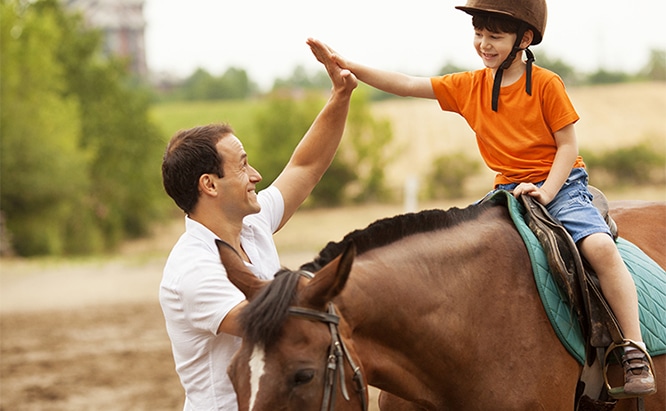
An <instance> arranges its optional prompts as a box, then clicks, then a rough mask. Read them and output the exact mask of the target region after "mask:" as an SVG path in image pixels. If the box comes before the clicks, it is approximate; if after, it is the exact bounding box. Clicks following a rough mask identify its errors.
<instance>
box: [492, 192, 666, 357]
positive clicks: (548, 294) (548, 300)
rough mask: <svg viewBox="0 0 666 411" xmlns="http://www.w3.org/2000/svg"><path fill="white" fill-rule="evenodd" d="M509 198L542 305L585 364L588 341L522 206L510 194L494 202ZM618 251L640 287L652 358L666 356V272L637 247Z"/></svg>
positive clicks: (625, 246) (564, 341)
mask: <svg viewBox="0 0 666 411" xmlns="http://www.w3.org/2000/svg"><path fill="white" fill-rule="evenodd" d="M502 196H504V197H505V198H506V204H507V208H508V210H509V214H510V215H511V218H512V220H513V222H514V224H515V225H516V228H517V229H518V232H519V233H520V236H521V237H522V238H523V241H524V242H525V245H526V247H527V252H528V253H529V255H530V260H531V262H532V270H533V272H534V279H535V281H536V285H537V289H538V290H539V295H540V297H541V302H542V303H543V306H544V308H545V310H546V314H547V315H548V318H549V319H550V322H551V324H552V326H553V329H554V330H555V333H556V334H557V336H558V337H559V339H560V341H561V342H562V344H563V345H564V346H565V347H566V349H567V350H568V351H569V353H570V354H571V355H572V356H573V357H574V358H576V359H577V360H578V361H579V362H580V363H581V364H583V363H584V361H585V341H584V340H583V333H582V331H581V329H580V326H579V324H578V321H577V319H576V316H575V314H574V313H573V310H572V309H571V307H570V305H569V303H568V301H567V298H566V295H565V293H564V292H563V291H562V290H561V289H560V287H559V286H558V285H557V283H556V282H555V279H554V278H553V276H552V275H551V273H550V268H549V267H548V260H547V258H546V253H545V252H544V250H543V248H542V247H541V244H540V243H539V240H538V239H537V238H536V236H535V235H534V233H533V232H532V230H531V229H530V228H529V227H528V226H527V223H526V222H525V220H524V218H523V214H524V209H523V206H522V204H520V202H518V200H516V199H515V198H514V197H513V195H512V194H511V193H509V192H506V191H499V192H498V193H496V194H495V195H494V196H493V200H499V202H502V203H504V201H501V200H502V199H501V198H499V199H498V197H502ZM616 244H617V247H618V250H619V251H620V255H621V256H622V258H623V260H624V262H625V264H626V265H627V268H628V269H629V272H630V273H631V275H632V276H633V278H634V282H635V283H636V290H637V291H638V308H639V314H640V319H641V333H642V336H643V341H644V342H645V345H646V346H647V350H648V352H649V353H650V355H651V356H653V357H654V356H658V355H662V354H666V271H664V270H663V269H662V268H661V267H660V266H659V265H658V264H657V263H656V262H654V260H652V259H651V258H650V257H649V256H648V255H646V254H645V253H644V252H643V251H642V250H641V249H639V248H638V247H636V246H635V245H634V244H632V243H630V242H629V241H626V240H624V239H622V238H618V240H617V242H616Z"/></svg>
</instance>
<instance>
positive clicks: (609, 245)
mask: <svg viewBox="0 0 666 411" xmlns="http://www.w3.org/2000/svg"><path fill="white" fill-rule="evenodd" d="M579 247H580V250H581V253H582V254H583V256H584V257H585V258H586V259H587V261H588V262H589V263H590V265H591V266H592V268H593V269H594V271H595V272H596V273H597V277H598V278H599V284H600V285H601V291H602V292H603V294H604V297H605V298H606V301H608V304H609V305H610V307H611V310H613V313H614V314H615V317H616V318H617V321H618V323H619V324H620V327H621V328H622V332H623V334H624V337H625V338H627V339H630V340H633V341H635V342H638V343H642V342H643V338H642V337H641V329H640V320H639V315H638V296H637V293H636V285H635V284H634V280H633V278H632V277H631V274H630V273H629V271H628V270H627V267H626V266H625V265H624V262H623V261H622V257H621V256H620V253H619V251H618V250H617V247H616V246H615V243H614V242H613V239H612V238H611V237H610V236H609V235H608V234H606V233H596V234H592V235H589V236H587V237H585V238H584V239H582V240H581V241H580V242H579ZM633 351H634V352H631V351H629V352H627V353H625V357H626V358H624V359H623V362H624V361H627V362H629V363H630V364H628V365H625V386H624V391H625V393H626V394H629V395H637V396H642V395H649V394H653V393H654V392H656V387H655V382H654V376H653V375H652V371H651V370H650V368H649V362H648V361H647V358H645V356H644V355H643V354H642V353H640V351H638V350H633ZM630 353H631V354H630ZM639 353H640V355H639Z"/></svg>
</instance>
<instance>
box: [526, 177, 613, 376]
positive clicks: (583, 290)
mask: <svg viewBox="0 0 666 411" xmlns="http://www.w3.org/2000/svg"><path fill="white" fill-rule="evenodd" d="M589 189H590V192H591V193H592V194H593V196H594V200H593V203H594V205H595V206H596V207H597V209H599V211H600V212H601V215H602V216H603V217H604V219H605V220H606V223H607V224H608V226H609V228H610V229H611V233H612V234H613V238H615V239H617V225H616V224H615V222H614V221H613V219H612V218H611V216H610V215H609V213H608V201H607V200H606V197H605V196H604V194H603V193H602V192H601V191H600V190H598V189H596V188H594V187H591V186H590V187H589ZM520 200H521V203H522V204H523V206H524V208H525V222H526V223H527V225H528V226H529V227H530V229H531V230H532V231H533V232H534V234H535V235H536V237H537V239H538V240H539V242H540V243H541V245H542V246H543V248H544V251H545V253H546V257H547V259H548V265H549V266H550V269H551V271H552V273H553V275H554V276H555V280H556V282H557V283H558V285H559V286H560V287H561V288H562V289H563V290H564V291H565V293H566V295H567V297H568V299H569V303H570V304H571V306H572V309H574V310H575V311H576V314H577V317H578V319H579V322H580V326H581V330H582V331H583V337H584V338H585V341H587V342H588V344H587V350H586V351H587V355H586V358H587V362H588V364H591V363H592V362H593V361H594V359H595V356H596V350H595V348H602V347H608V346H609V345H610V344H611V343H615V344H621V343H622V341H623V340H624V338H623V336H622V331H621V329H620V325H619V324H618V322H617V319H616V318H615V315H614V314H613V312H612V311H611V309H610V307H609V306H608V303H607V302H606V300H605V298H604V297H603V295H602V293H601V290H600V287H599V280H598V278H597V276H596V274H595V273H594V271H593V270H592V269H591V267H589V265H587V264H586V263H585V262H584V261H583V259H582V257H581V255H580V253H579V251H578V248H577V247H576V244H575V243H574V242H573V239H572V238H571V236H570V235H569V233H568V232H567V231H566V229H565V228H564V227H563V226H562V225H561V224H560V222H559V221H557V220H556V219H555V218H554V217H552V216H551V215H550V213H548V211H547V210H546V207H544V206H543V205H541V203H539V202H538V201H536V200H534V199H533V198H532V197H530V196H525V195H523V196H521V198H520Z"/></svg>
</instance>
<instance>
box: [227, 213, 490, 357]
mask: <svg viewBox="0 0 666 411" xmlns="http://www.w3.org/2000/svg"><path fill="white" fill-rule="evenodd" d="M486 204H490V205H492V202H488V203H481V204H480V205H471V206H468V207H466V208H464V209H459V208H455V207H454V208H450V209H449V210H446V211H445V210H440V209H432V210H425V211H421V212H419V213H407V214H402V215H398V216H395V217H389V218H384V219H380V220H377V221H375V222H374V223H372V224H370V225H369V226H367V227H366V228H364V229H359V230H355V231H352V232H350V233H349V234H347V235H345V236H344V237H343V239H342V240H341V241H339V242H330V243H328V244H327V245H326V247H324V248H323V249H322V250H321V251H320V252H319V255H318V256H317V257H316V258H315V259H314V260H313V261H312V262H309V263H306V264H304V265H302V266H301V270H306V271H310V272H316V271H318V270H319V269H321V268H322V267H323V266H325V265H326V264H327V263H329V262H330V261H331V260H333V259H334V258H335V257H337V256H338V255H339V254H340V253H341V252H342V251H343V250H344V249H345V247H346V246H347V244H348V243H349V242H350V241H353V242H354V243H355V245H356V251H357V254H362V253H364V252H366V251H368V250H372V249H375V248H378V247H382V246H385V245H388V244H390V243H393V242H395V241H397V240H400V239H401V238H404V237H406V236H410V235H414V234H417V233H422V232H428V231H434V230H439V229H444V228H448V227H453V226H455V225H458V224H460V223H461V222H464V221H469V220H474V219H476V218H477V216H478V215H479V214H480V213H481V212H482V211H483V210H485V209H486V208H487V207H489V205H486ZM300 277H301V276H300V274H299V272H298V271H290V270H287V269H282V270H280V271H279V272H278V273H277V274H276V275H275V279H274V280H273V281H271V282H270V283H268V285H266V286H265V287H264V288H263V289H262V290H261V291H260V292H259V294H258V295H257V296H255V298H253V299H252V301H250V302H249V303H248V305H247V306H246V307H245V308H244V309H243V311H242V312H241V314H240V318H239V322H240V326H241V328H242V330H243V335H244V337H243V338H245V339H246V340H248V341H249V342H250V343H252V344H260V345H263V346H264V347H266V346H268V345H269V344H271V343H272V342H274V341H277V339H278V338H279V337H280V333H281V330H282V328H283V324H284V322H285V321H286V318H287V316H288V314H289V312H288V308H289V306H291V305H292V304H293V300H294V298H295V296H296V288H297V286H298V280H299V278H300Z"/></svg>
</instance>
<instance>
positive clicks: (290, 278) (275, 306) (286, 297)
mask: <svg viewBox="0 0 666 411" xmlns="http://www.w3.org/2000/svg"><path fill="white" fill-rule="evenodd" d="M300 277H301V276H300V274H298V272H294V271H289V270H286V269H282V270H280V271H279V272H278V273H277V274H276V275H275V279H274V280H273V281H271V282H270V283H268V285H266V287H264V288H263V289H262V290H261V291H260V292H259V294H257V295H256V296H255V297H254V298H253V299H252V301H250V302H249V303H248V305H247V306H246V307H245V308H244V309H243V311H241V313H240V317H239V323H240V326H241V329H242V330H243V338H244V339H246V340H247V341H248V342H250V343H252V344H259V345H262V346H263V347H266V346H267V345H269V344H270V343H271V342H274V341H276V340H277V339H278V338H279V337H280V333H281V330H282V327H283V325H284V322H285V320H286V318H287V315H288V308H289V306H290V305H292V303H293V300H294V297H295V296H296V290H297V285H298V281H299V278H300Z"/></svg>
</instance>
